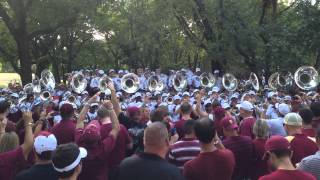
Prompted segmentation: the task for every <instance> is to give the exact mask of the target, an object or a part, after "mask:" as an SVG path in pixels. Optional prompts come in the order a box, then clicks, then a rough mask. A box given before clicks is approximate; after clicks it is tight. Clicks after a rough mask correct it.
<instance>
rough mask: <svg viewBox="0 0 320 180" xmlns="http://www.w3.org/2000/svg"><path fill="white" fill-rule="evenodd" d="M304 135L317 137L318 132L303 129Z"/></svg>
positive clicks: (311, 129)
mask: <svg viewBox="0 0 320 180" xmlns="http://www.w3.org/2000/svg"><path fill="white" fill-rule="evenodd" d="M301 130H302V134H304V135H306V136H309V137H313V138H314V137H316V131H315V130H314V129H313V128H302V129H301Z"/></svg>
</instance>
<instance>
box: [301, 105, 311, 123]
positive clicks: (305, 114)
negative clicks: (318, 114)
mask: <svg viewBox="0 0 320 180" xmlns="http://www.w3.org/2000/svg"><path fill="white" fill-rule="evenodd" d="M299 115H300V116H301V118H302V121H303V123H304V124H311V122H312V119H313V112H312V111H311V109H309V108H302V109H300V110H299Z"/></svg>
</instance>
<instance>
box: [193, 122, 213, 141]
mask: <svg viewBox="0 0 320 180" xmlns="http://www.w3.org/2000/svg"><path fill="white" fill-rule="evenodd" d="M194 132H195V134H196V137H197V138H198V139H199V141H200V142H201V143H204V144H209V143H211V142H212V139H213V138H214V136H215V134H216V129H215V127H214V125H213V123H212V122H211V121H210V119H209V118H207V117H206V118H201V119H199V120H197V121H196V123H195V126H194Z"/></svg>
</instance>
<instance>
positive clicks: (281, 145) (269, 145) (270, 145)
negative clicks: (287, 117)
mask: <svg viewBox="0 0 320 180" xmlns="http://www.w3.org/2000/svg"><path fill="white" fill-rule="evenodd" d="M265 149H266V151H274V150H289V149H290V143H289V141H288V140H287V139H286V138H284V137H282V136H272V137H271V138H270V139H268V141H267V142H266V145H265Z"/></svg>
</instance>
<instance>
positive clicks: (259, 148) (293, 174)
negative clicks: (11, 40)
mask: <svg viewBox="0 0 320 180" xmlns="http://www.w3.org/2000/svg"><path fill="white" fill-rule="evenodd" d="M133 71H134V70H132V71H131V72H133ZM148 71H150V70H148V69H146V70H144V69H137V70H136V71H134V72H135V73H136V74H137V75H138V77H139V81H140V83H139V90H138V91H137V92H135V93H132V94H129V93H127V92H125V91H123V90H122V87H121V77H123V76H124V75H125V74H127V73H129V71H124V70H119V71H117V72H116V71H115V70H113V69H111V70H109V71H108V72H107V73H105V71H103V70H92V71H89V70H82V71H81V73H82V74H83V75H84V77H85V78H86V80H87V82H88V83H87V87H86V88H85V90H84V91H82V92H81V93H76V92H75V90H74V89H72V87H71V86H69V85H68V84H62V83H61V84H57V86H56V87H55V89H51V90H50V93H51V95H50V96H49V97H47V96H46V97H44V96H43V94H41V93H26V92H24V91H23V88H22V86H21V85H20V84H15V83H10V84H9V85H8V87H6V88H3V89H0V180H11V179H17V180H29V179H30V180H38V179H39V180H43V179H45V180H51V179H52V180H57V179H61V180H64V179H68V180H76V179H79V180H107V179H109V180H150V179H153V180H158V179H159V180H184V179H185V180H258V179H260V180H287V179H288V180H289V179H290V180H315V179H318V180H320V151H319V148H320V126H319V124H320V101H318V100H319V98H318V97H319V95H318V92H317V90H315V91H304V90H298V89H296V90H295V91H286V90H283V89H278V90H277V89H271V88H268V85H265V84H267V83H263V84H264V85H265V86H262V89H260V90H259V91H255V90H254V89H253V88H248V89H241V91H240V90H236V91H232V92H231V91H228V90H227V89H226V88H225V87H224V86H223V85H222V82H221V77H220V75H219V71H214V74H215V76H216V77H217V81H216V83H215V85H214V86H213V87H210V88H208V87H206V88H205V87H201V82H200V79H199V75H200V74H201V71H200V69H199V68H197V69H196V70H195V72H194V73H193V72H192V71H190V70H187V69H182V70H181V71H183V72H185V73H184V74H185V76H186V79H187V87H186V88H185V90H183V91H181V92H177V91H176V90H175V89H174V84H173V82H172V76H171V75H172V74H173V73H174V72H171V74H169V75H165V74H163V73H161V71H160V69H157V70H156V71H155V72H154V74H155V75H157V76H158V77H159V78H160V79H161V80H162V82H163V83H164V86H165V87H164V89H163V91H162V92H149V91H148V87H147V86H148V83H147V78H146V77H145V74H146V73H145V72H148ZM72 74H74V73H71V74H70V76H69V80H70V78H71V77H72ZM105 74H107V75H108V76H109V77H111V78H112V81H113V83H109V84H108V89H109V91H110V95H108V96H106V95H104V93H103V92H101V91H100V90H99V79H100V78H101V77H103V76H104V75H105ZM102 94H103V96H102Z"/></svg>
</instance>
